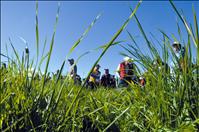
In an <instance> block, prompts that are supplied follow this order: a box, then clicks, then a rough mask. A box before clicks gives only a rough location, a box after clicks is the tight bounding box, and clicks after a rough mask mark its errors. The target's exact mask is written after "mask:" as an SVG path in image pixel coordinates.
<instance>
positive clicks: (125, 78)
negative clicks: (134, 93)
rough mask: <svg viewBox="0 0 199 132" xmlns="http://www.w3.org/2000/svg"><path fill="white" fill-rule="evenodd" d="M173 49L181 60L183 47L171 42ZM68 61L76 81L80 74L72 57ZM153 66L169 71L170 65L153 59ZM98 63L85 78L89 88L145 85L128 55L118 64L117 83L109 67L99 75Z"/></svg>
mask: <svg viewBox="0 0 199 132" xmlns="http://www.w3.org/2000/svg"><path fill="white" fill-rule="evenodd" d="M172 48H173V51H174V53H175V55H176V57H177V59H178V61H181V60H182V58H183V57H184V56H185V48H184V47H182V45H181V44H180V43H179V42H174V43H173V44H172ZM68 61H69V63H70V66H71V68H70V72H69V75H70V76H71V78H72V79H73V80H74V82H75V83H76V82H77V80H81V78H80V76H79V75H77V66H76V64H74V59H68ZM153 63H154V64H153V65H154V66H159V67H160V66H164V67H166V71H167V72H170V67H169V65H168V64H166V63H164V62H163V61H161V60H158V59H157V60H155V61H154V62H153ZM174 63H175V61H174V62H172V64H171V68H172V69H173V68H174V67H175V68H176V65H174ZM182 68H183V63H180V64H179V69H182ZM99 69H100V65H99V64H97V65H96V66H95V68H94V70H93V71H92V73H91V74H90V77H89V78H88V80H86V82H87V83H86V86H87V87H90V88H91V89H93V88H96V87H97V86H99V85H100V86H104V87H127V86H128V85H129V84H130V83H131V82H133V83H134V84H138V85H140V86H145V84H146V79H145V78H144V77H143V76H140V77H138V76H137V73H136V66H135V64H134V61H133V59H132V58H130V57H127V56H126V57H124V60H123V61H122V62H121V63H120V64H119V65H118V67H117V70H116V73H117V76H118V77H119V81H118V83H117V81H116V78H115V76H114V75H111V74H110V73H109V69H104V70H105V73H104V74H103V75H102V77H101V72H100V70H99Z"/></svg>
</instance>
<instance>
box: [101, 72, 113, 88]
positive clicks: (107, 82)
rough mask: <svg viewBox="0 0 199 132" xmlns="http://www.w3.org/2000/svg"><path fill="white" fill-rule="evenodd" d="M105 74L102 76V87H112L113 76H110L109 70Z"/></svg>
mask: <svg viewBox="0 0 199 132" xmlns="http://www.w3.org/2000/svg"><path fill="white" fill-rule="evenodd" d="M104 70H105V73H104V75H102V78H101V85H102V86H104V87H110V86H111V75H110V74H109V69H104Z"/></svg>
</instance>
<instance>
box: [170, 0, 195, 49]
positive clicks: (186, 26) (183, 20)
mask: <svg viewBox="0 0 199 132" xmlns="http://www.w3.org/2000/svg"><path fill="white" fill-rule="evenodd" d="M169 1H170V4H171V6H172V7H173V9H174V11H175V12H176V14H177V15H178V17H179V18H180V20H181V21H182V22H183V24H184V26H185V28H186V30H187V32H188V33H189V34H190V36H191V37H192V41H193V42H194V44H195V46H196V47H198V44H197V42H196V40H195V38H194V36H193V33H192V32H191V29H190V28H189V26H188V24H187V22H186V20H185V19H184V18H183V16H181V15H180V13H179V12H178V10H177V8H176V7H175V5H174V4H173V2H172V1H171V0H169Z"/></svg>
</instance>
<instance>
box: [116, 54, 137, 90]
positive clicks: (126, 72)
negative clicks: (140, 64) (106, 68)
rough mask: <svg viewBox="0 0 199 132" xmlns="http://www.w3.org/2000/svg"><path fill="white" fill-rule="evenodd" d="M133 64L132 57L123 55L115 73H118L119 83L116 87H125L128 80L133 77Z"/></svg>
mask: <svg viewBox="0 0 199 132" xmlns="http://www.w3.org/2000/svg"><path fill="white" fill-rule="evenodd" d="M134 70H135V67H134V64H133V62H132V59H131V58H129V57H124V61H123V62H121V63H120V64H119V65H118V68H117V73H118V74H119V78H120V80H119V85H118V87H127V86H128V82H131V81H132V78H133V77H134Z"/></svg>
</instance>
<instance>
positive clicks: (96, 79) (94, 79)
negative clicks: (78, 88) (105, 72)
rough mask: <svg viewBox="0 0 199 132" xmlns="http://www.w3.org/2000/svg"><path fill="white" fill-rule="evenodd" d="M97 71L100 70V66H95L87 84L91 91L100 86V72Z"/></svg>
mask: <svg viewBox="0 0 199 132" xmlns="http://www.w3.org/2000/svg"><path fill="white" fill-rule="evenodd" d="M99 69H100V65H99V64H97V65H96V66H95V68H94V69H93V71H92V73H91V75H90V78H89V82H88V83H89V86H90V88H91V89H94V88H96V86H98V85H99V84H100V76H101V72H100V71H99Z"/></svg>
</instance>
